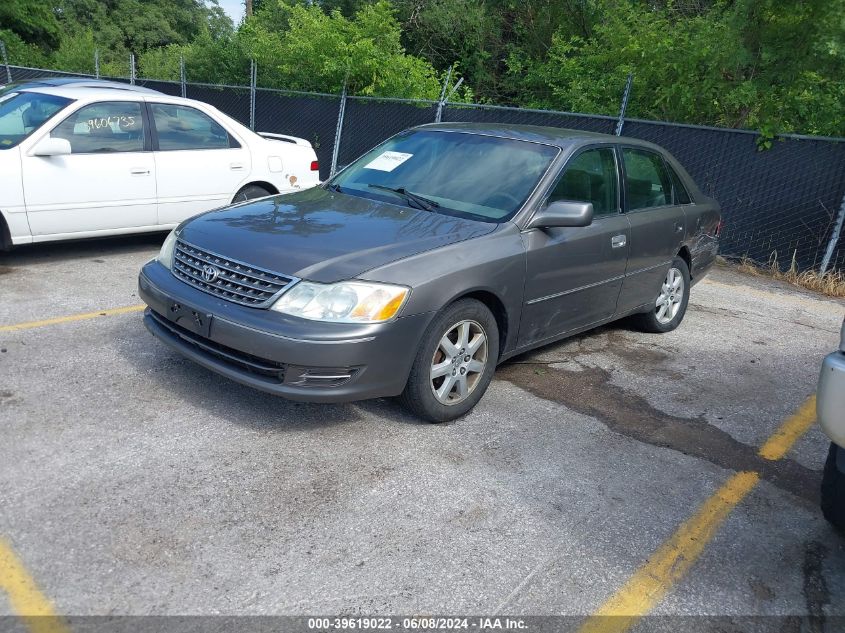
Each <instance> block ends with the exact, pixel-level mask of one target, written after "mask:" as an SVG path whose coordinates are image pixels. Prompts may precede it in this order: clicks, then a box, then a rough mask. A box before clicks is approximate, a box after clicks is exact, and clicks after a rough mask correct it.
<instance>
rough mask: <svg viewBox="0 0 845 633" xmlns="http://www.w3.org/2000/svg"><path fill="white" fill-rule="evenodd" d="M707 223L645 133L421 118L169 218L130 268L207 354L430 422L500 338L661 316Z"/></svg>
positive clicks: (169, 318)
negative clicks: (315, 165)
mask: <svg viewBox="0 0 845 633" xmlns="http://www.w3.org/2000/svg"><path fill="white" fill-rule="evenodd" d="M720 227H721V219H720V212H719V205H718V204H717V203H716V201H714V200H712V199H710V198H708V197H706V196H704V195H703V194H702V193H701V191H699V189H698V188H697V187H696V185H695V183H694V182H693V181H692V179H691V178H690V177H689V175H688V174H687V172H686V171H685V170H684V169H683V167H681V165H680V164H678V162H677V161H676V160H675V159H674V158H673V157H672V156H670V155H669V153H668V152H666V151H665V150H663V149H661V148H660V147H657V146H655V145H652V144H650V143H645V142H642V141H638V140H635V139H629V138H625V137H614V136H605V135H601V134H591V133H588V132H580V131H575V130H563V129H555V128H542V127H530V126H503V125H490V124H460V123H450V124H437V125H425V126H421V127H417V128H413V129H410V130H406V131H404V132H401V133H400V134H397V135H396V136H394V137H392V138H390V139H389V140H387V141H386V142H384V143H383V144H381V145H379V146H378V147H376V148H375V149H374V150H372V151H371V152H369V153H367V154H366V155H364V156H363V157H361V158H359V159H358V160H356V161H355V162H354V163H352V164H351V165H349V166H348V167H347V168H346V169H344V170H343V171H342V172H340V173H339V174H338V175H337V176H335V177H334V178H332V179H331V180H329V181H328V182H326V183H324V184H323V185H322V186H320V187H317V188H314V189H310V190H306V191H302V192H297V193H293V194H287V195H280V196H272V197H267V198H261V199H258V200H253V201H250V202H246V203H242V204H237V205H233V206H230V207H225V208H222V209H218V210H216V211H210V212H208V213H205V214H202V215H199V216H197V217H194V218H192V219H190V220H187V221H186V222H183V223H182V224H181V225H180V226H179V227H178V228H176V229H175V230H174V231H173V232H172V233H171V234H170V235H169V236H168V237H167V239H166V240H165V242H164V245H163V246H162V249H161V253H160V254H159V256H158V257H157V258H156V259H155V260H153V261H150V262H149V263H147V264H146V265H145V266H144V268H143V270H142V271H141V274H140V278H139V286H140V293H141V297H142V298H143V300H144V301H145V302H146V303H147V305H148V306H149V307H148V309H147V310H146V312H145V315H144V322H145V324H146V326H147V328H148V329H149V330H150V332H152V333H153V334H154V335H155V336H156V337H157V338H159V339H160V340H161V341H163V342H164V343H166V344H167V345H169V346H170V347H172V348H174V349H175V350H177V351H178V352H179V353H181V354H184V355H185V356H187V357H188V358H191V359H192V360H194V361H196V362H197V363H199V364H201V365H203V366H205V367H207V368H209V369H211V370H212V371H215V372H218V373H220V374H222V375H224V376H227V377H229V378H231V379H233V380H236V381H238V382H240V383H243V384H246V385H249V386H252V387H255V388H257V389H261V390H264V391H267V392H270V393H274V394H278V395H280V396H284V397H285V398H290V399H293V400H306V401H313V402H343V401H350V400H361V399H365V398H376V397H383V396H401V398H402V401H403V402H404V403H405V405H406V406H407V407H408V408H410V409H411V411H413V412H414V413H416V414H417V415H419V416H420V417H422V418H424V419H426V420H429V421H432V422H443V421H446V420H451V419H454V418H457V417H459V416H461V415H463V414H465V413H466V412H467V411H469V410H470V409H471V408H472V407H473V406H475V404H476V403H477V402H478V401H479V400H480V399H481V397H482V396H483V394H484V391H485V390H486V389H487V386H488V385H489V384H490V380H491V379H492V377H493V372H494V371H495V368H496V365H497V364H498V363H500V362H502V361H503V360H505V359H507V358H509V357H512V356H514V355H515V354H519V353H522V352H525V351H526V350H529V349H531V348H534V347H537V346H540V345H546V344H548V343H551V342H553V341H556V340H559V339H561V338H564V337H566V336H571V335H573V334H576V333H578V332H582V331H584V330H587V329H590V328H594V327H596V326H597V325H600V324H602V323H607V322H608V321H612V320H614V319H619V318H621V317H624V316H628V315H636V317H635V318H636V320H637V321H638V323H639V325H640V326H641V327H642V328H643V329H645V330H646V331H649V332H668V331H670V330H673V329H675V328H676V327H677V326H678V324H680V322H681V320H682V319H683V318H684V312H685V311H686V308H687V302H688V300H689V293H690V288H691V286H692V284H694V283H695V282H696V281H698V280H699V279H701V278H702V277H703V276H704V274H705V273H706V272H707V270H708V269H709V267H710V266H711V265H712V264H713V262H714V260H715V258H716V252H717V247H718V238H719V231H720Z"/></svg>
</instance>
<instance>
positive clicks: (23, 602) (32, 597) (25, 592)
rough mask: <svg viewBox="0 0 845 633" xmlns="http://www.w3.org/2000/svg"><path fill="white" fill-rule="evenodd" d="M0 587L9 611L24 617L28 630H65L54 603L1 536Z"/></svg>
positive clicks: (53, 632)
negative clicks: (54, 609)
mask: <svg viewBox="0 0 845 633" xmlns="http://www.w3.org/2000/svg"><path fill="white" fill-rule="evenodd" d="M0 589H2V590H3V591H4V592H5V593H6V595H7V596H8V598H9V604H10V606H11V607H12V611H13V612H14V613H15V615H18V616H20V617H21V618H22V619H23V621H24V623H25V624H26V626H27V628H28V629H29V630H30V631H31V633H68V628H67V627H66V626H65V623H64V622H63V621H62V620H61V619H60V618H59V617H58V616H57V615H56V613H55V612H54V611H53V605H51V604H50V601H49V600H47V598H46V597H44V594H42V593H41V591H39V589H38V586H37V585H36V584H35V580H34V579H33V578H32V576H30V575H29V573H28V572H27V571H26V568H25V567H24V566H23V563H22V562H21V561H20V559H18V557H17V556H16V555H15V552H14V551H12V548H11V547H10V546H9V544H8V543H6V541H4V540H3V539H0Z"/></svg>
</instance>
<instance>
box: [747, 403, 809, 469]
mask: <svg viewBox="0 0 845 633" xmlns="http://www.w3.org/2000/svg"><path fill="white" fill-rule="evenodd" d="M815 421H816V396H815V394H813V396H811V397H810V399H809V400H807V402H805V403H804V404H803V405H802V406H801V408H800V409H798V411H796V412H795V414H794V415H791V416H789V417H788V418H787V419H786V421H785V422H784V423H783V424H781V426H780V428H779V429H778V430H777V431H775V432H774V434H773V435H772V436H771V437H770V438H769V439H768V440H766V443H765V444H763V447H762V448H761V449H760V452H759V453H758V454H759V455H760V457H763V458H765V459H770V460H772V461H777V460H778V459H782V458H783V456H784V455H786V454H787V453H788V452H789V449H790V448H792V445H793V444H795V442H796V441H797V440H798V438H799V437H801V436H802V435H804V433H806V432H807V429H809V428H810V427H811V426H812V425H813V422H815Z"/></svg>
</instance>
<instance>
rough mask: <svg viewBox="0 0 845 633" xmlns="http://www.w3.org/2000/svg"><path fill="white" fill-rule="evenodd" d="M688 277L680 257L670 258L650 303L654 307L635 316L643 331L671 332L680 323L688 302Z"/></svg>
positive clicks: (687, 269)
mask: <svg viewBox="0 0 845 633" xmlns="http://www.w3.org/2000/svg"><path fill="white" fill-rule="evenodd" d="M689 292H690V277H689V267H688V266H687V263H686V262H685V261H684V260H683V259H681V258H680V257H676V258H675V259H674V260H672V264H671V265H670V266H669V270H668V271H667V272H666V277H665V278H664V280H663V284H662V285H661V287H660V291H659V292H658V293H657V298H656V299H655V300H654V303H653V304H652V305H653V306H654V307H653V308H652V309H651V310H649V311H648V312H646V313H644V314H638V315H636V317H635V320H636V323H637V325H638V326H639V328H640V329H641V330H643V331H645V332H654V333H662V332H671V331H672V330H674V329H675V328H676V327H678V326H679V325H680V324H681V321H683V320H684V315H685V314H686V312H687V304H688V303H689Z"/></svg>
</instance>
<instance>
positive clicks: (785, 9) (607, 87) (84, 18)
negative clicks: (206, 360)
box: [0, 0, 845, 136]
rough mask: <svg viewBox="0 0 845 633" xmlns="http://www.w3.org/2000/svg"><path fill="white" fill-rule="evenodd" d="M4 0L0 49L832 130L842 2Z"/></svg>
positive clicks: (109, 63) (844, 62) (21, 58)
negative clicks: (626, 95) (454, 84)
mask: <svg viewBox="0 0 845 633" xmlns="http://www.w3.org/2000/svg"><path fill="white" fill-rule="evenodd" d="M253 6H254V7H255V11H254V14H253V15H252V16H251V17H249V18H246V19H244V20H243V21H242V22H241V24H240V25H239V26H238V28H237V29H235V28H234V27H233V25H232V23H231V21H230V20H229V19H228V18H227V17H226V16H225V15H224V14H223V13H222V11H221V10H220V7H219V6H218V5H217V1H216V0H54V2H53V3H44V2H43V1H41V0H2V1H0V38H2V39H3V40H4V41H5V43H6V46H7V48H8V49H9V53H10V56H11V58H12V61H13V63H22V64H29V65H38V66H43V65H50V66H53V67H57V68H60V69H66V70H76V71H88V72H90V71H91V68H92V66H93V50H94V49H95V48H96V49H98V50H99V51H100V59H101V69H103V72H110V73H115V74H120V75H126V73H127V72H128V68H127V59H128V54H129V52H130V51H131V52H134V53H135V54H136V55H137V56H138V59H139V68H140V72H141V73H142V74H143V75H144V76H148V77H155V78H166V79H177V78H178V76H179V58H180V56H181V57H183V58H184V59H185V63H186V67H187V72H188V77H189V79H190V80H195V81H208V82H218V83H230V84H244V83H246V81H248V77H249V70H248V69H249V62H250V59H254V60H256V62H257V64H258V76H259V83H260V85H264V86H273V87H280V88H290V89H299V90H316V91H322V92H339V91H340V89H341V86H342V85H343V82H344V80H346V81H347V86H348V89H349V91H350V93H353V94H365V95H377V96H379V95H380V96H400V97H414V98H429V99H433V98H437V97H438V95H439V92H440V86H441V85H442V81H443V78H444V75H445V73H446V71H447V70H448V69H449V68H450V67H454V68H455V76H457V75H460V76H462V77H463V78H464V80H465V84H464V86H466V89H462V90H461V93H460V94H459V95H458V98H459V99H470V98H474V99H476V100H480V101H483V102H492V103H504V104H514V105H524V106H534V107H545V108H556V109H563V110H570V111H579V112H586V113H602V114H616V112H618V108H619V102H620V98H621V94H622V90H623V87H624V85H625V79H626V76H627V75H628V73H632V74H633V75H634V85H633V93H632V98H631V101H630V104H629V110H628V112H629V114H630V115H631V116H638V117H644V118H655V119H661V120H669V121H683V122H690V123H700V124H711V125H721V126H728V127H748V128H756V129H760V130H762V131H764V132H765V133H766V134H769V135H771V134H774V133H778V132H791V131H795V132H804V133H810V134H827V135H837V136H845V0H261V1H260V2H259V1H258V0H253Z"/></svg>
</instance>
